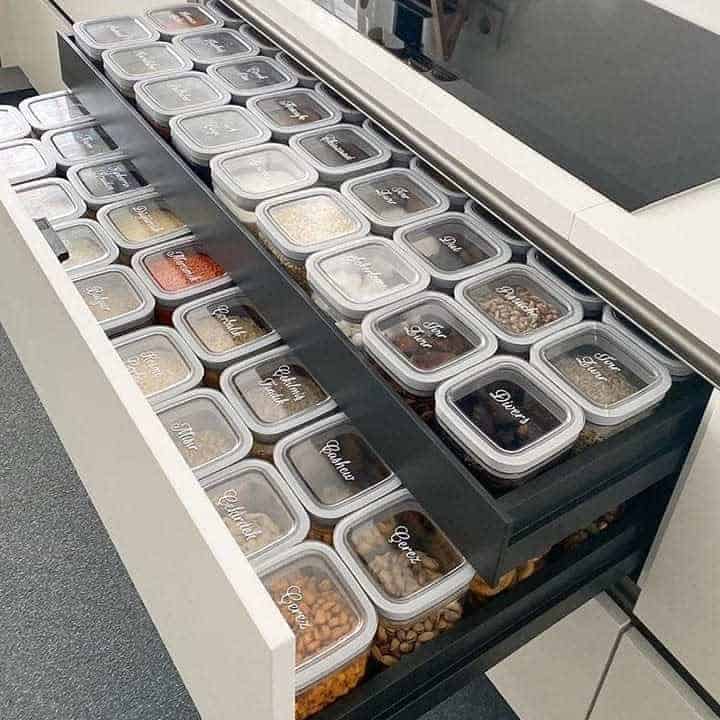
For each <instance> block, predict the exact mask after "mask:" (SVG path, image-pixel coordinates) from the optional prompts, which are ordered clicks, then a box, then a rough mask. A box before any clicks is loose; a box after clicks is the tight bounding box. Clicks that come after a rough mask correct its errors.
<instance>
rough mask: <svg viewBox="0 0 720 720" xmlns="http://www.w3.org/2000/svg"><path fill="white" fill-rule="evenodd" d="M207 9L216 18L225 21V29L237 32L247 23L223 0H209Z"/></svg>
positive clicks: (206, 5) (206, 4)
mask: <svg viewBox="0 0 720 720" xmlns="http://www.w3.org/2000/svg"><path fill="white" fill-rule="evenodd" d="M205 8H206V9H207V10H209V11H210V12H211V13H212V14H213V15H215V17H217V18H220V20H222V21H223V25H224V26H225V27H229V28H232V29H233V30H237V29H238V28H240V27H241V26H242V25H244V24H245V23H246V22H247V21H246V20H245V18H244V17H243V16H242V15H240V14H239V13H237V12H236V11H235V9H234V8H231V7H230V6H229V5H228V4H227V3H225V2H223V0H208V2H207V3H205Z"/></svg>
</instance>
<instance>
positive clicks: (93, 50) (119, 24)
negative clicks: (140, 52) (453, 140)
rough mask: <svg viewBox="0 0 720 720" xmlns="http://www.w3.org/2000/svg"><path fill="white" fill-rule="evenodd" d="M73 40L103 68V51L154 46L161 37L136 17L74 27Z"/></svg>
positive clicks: (124, 17)
mask: <svg viewBox="0 0 720 720" xmlns="http://www.w3.org/2000/svg"><path fill="white" fill-rule="evenodd" d="M73 33H74V34H75V40H76V42H77V44H78V45H79V46H80V48H81V50H82V51H83V52H84V53H85V54H86V55H87V56H88V57H89V58H91V59H92V60H93V61H94V62H95V63H97V64H102V54H103V53H104V52H105V51H106V50H114V49H115V48H124V47H129V46H131V45H137V44H141V43H151V42H157V41H158V40H159V39H160V33H159V32H158V31H157V30H156V29H154V28H151V27H150V25H149V24H148V23H147V22H146V21H145V19H144V18H141V17H138V16H137V15H115V16H112V17H100V18H94V19H92V20H86V21H85V22H78V23H75V24H74V25H73Z"/></svg>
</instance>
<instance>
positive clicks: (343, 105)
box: [315, 82, 367, 125]
mask: <svg viewBox="0 0 720 720" xmlns="http://www.w3.org/2000/svg"><path fill="white" fill-rule="evenodd" d="M315 90H316V91H317V92H318V93H319V94H320V95H322V96H323V97H324V98H325V99H326V100H329V101H330V102H331V103H333V104H334V105H335V106H336V107H337V108H338V109H339V110H340V112H341V113H342V117H343V121H344V122H347V123H357V124H358V125H360V124H361V123H362V122H363V121H364V120H365V118H366V117H367V116H366V115H365V113H364V112H363V111H362V110H358V108H356V107H355V106H354V105H351V104H350V103H349V102H348V101H347V100H346V99H345V98H344V97H342V96H341V95H338V94H337V93H336V92H335V91H334V90H333V89H332V88H330V87H328V86H327V85H326V84H325V83H323V82H318V83H317V84H316V85H315Z"/></svg>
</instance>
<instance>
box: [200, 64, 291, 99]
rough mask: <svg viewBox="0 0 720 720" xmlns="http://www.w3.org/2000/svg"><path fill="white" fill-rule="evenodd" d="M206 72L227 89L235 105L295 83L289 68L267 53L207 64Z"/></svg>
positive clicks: (287, 88) (289, 86) (288, 88)
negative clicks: (260, 55)
mask: <svg viewBox="0 0 720 720" xmlns="http://www.w3.org/2000/svg"><path fill="white" fill-rule="evenodd" d="M207 72H208V75H209V76H210V77H211V78H213V79H214V80H216V81H217V82H218V84H220V85H221V86H222V87H224V88H225V89H226V90H227V91H228V92H229V93H230V95H231V96H232V101H233V102H234V103H236V104H237V105H245V103H246V102H247V101H248V100H249V99H250V98H252V97H255V96H256V95H267V94H268V93H273V92H279V91H281V90H290V89H291V88H294V87H295V86H296V85H297V83H298V79H297V77H296V76H295V74H294V73H293V72H292V70H290V69H288V68H287V67H285V66H283V65H280V63H278V62H276V61H275V60H274V59H273V58H268V57H250V58H245V59H243V60H227V61H224V62H218V63H214V64H213V65H210V67H209V68H208V70H207Z"/></svg>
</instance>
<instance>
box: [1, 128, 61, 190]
mask: <svg viewBox="0 0 720 720" xmlns="http://www.w3.org/2000/svg"><path fill="white" fill-rule="evenodd" d="M55 162H56V160H55V155H54V154H53V152H52V151H51V150H50V148H48V147H46V146H45V145H43V144H42V143H41V142H39V141H38V140H31V139H29V138H26V139H23V140H13V141H11V142H7V143H0V175H4V176H5V179H6V180H8V181H9V182H10V184H11V185H17V184H18V183H25V182H31V181H33V180H40V179H41V178H45V177H48V175H53V174H54V173H55Z"/></svg>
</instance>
